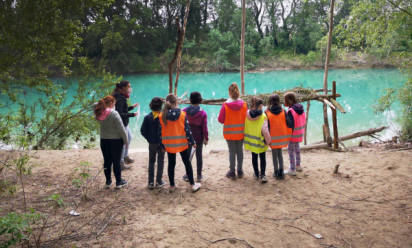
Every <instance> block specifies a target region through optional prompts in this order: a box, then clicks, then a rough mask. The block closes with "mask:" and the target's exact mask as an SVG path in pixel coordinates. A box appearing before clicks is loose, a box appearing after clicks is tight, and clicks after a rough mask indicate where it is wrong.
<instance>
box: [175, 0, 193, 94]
mask: <svg viewBox="0 0 412 248" xmlns="http://www.w3.org/2000/svg"><path fill="white" fill-rule="evenodd" d="M189 10H190V0H187V2H186V9H185V17H184V19H183V27H182V40H181V42H182V43H181V46H180V49H179V51H178V55H177V66H176V80H175V90H174V94H175V96H177V84H178V82H179V74H180V62H181V58H182V50H183V43H184V41H185V34H186V24H187V18H188V16H189Z"/></svg>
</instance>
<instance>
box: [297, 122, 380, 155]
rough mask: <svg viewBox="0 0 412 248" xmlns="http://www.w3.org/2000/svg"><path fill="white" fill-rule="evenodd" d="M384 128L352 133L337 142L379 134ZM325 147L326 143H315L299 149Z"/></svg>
mask: <svg viewBox="0 0 412 248" xmlns="http://www.w3.org/2000/svg"><path fill="white" fill-rule="evenodd" d="M386 128H387V127H379V128H371V129H368V130H365V131H360V132H356V133H353V134H349V135H346V136H342V137H339V141H340V142H342V141H346V140H351V139H355V138H359V137H362V136H369V135H371V134H374V133H378V132H381V131H383V130H384V129H386ZM327 147H328V144H327V143H324V142H322V143H319V142H316V143H314V144H311V145H307V146H302V147H301V148H300V149H301V150H310V149H319V148H327Z"/></svg>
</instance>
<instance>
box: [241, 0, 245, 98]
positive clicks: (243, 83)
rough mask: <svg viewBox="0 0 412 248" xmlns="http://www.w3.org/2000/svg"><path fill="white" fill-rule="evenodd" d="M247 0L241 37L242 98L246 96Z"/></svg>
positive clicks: (243, 11) (243, 13) (243, 9)
mask: <svg viewBox="0 0 412 248" xmlns="http://www.w3.org/2000/svg"><path fill="white" fill-rule="evenodd" d="M245 5H246V0H242V33H241V36H240V81H241V85H242V96H243V95H245V75H244V74H245V26H246V6H245Z"/></svg>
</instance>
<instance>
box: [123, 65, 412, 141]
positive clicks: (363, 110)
mask: <svg viewBox="0 0 412 248" xmlns="http://www.w3.org/2000/svg"><path fill="white" fill-rule="evenodd" d="M124 79H126V80H129V81H130V83H131V85H132V87H133V93H132V96H131V102H132V103H135V102H138V103H140V104H141V116H140V118H138V119H134V120H132V121H131V123H130V127H131V130H132V133H133V135H134V139H133V141H132V147H133V148H144V147H146V144H145V141H144V139H143V137H142V136H141V135H140V126H141V122H142V120H143V116H144V115H146V114H148V113H149V112H150V109H149V107H148V105H149V102H150V100H151V98H152V97H154V96H161V97H165V96H166V95H167V93H168V75H167V74H147V75H128V76H125V77H124ZM405 80H406V77H405V76H404V75H403V74H401V72H400V71H399V70H397V69H362V70H353V69H336V70H331V71H330V72H329V82H332V81H336V83H337V91H338V93H340V94H341V95H342V97H340V98H339V99H338V101H339V102H340V103H341V104H342V106H343V107H344V108H345V109H346V110H347V113H346V114H342V113H340V112H338V123H339V135H340V136H342V135H346V134H350V133H352V132H356V131H360V130H364V129H368V128H371V127H378V126H381V125H388V126H390V129H389V130H388V131H386V132H385V133H383V136H384V138H385V137H390V136H391V135H393V134H394V132H396V130H397V129H398V128H399V127H398V124H397V118H398V116H399V113H398V112H397V111H398V110H399V106H396V105H395V106H394V108H393V110H392V111H389V112H386V113H384V114H375V113H374V111H373V108H372V106H373V105H374V104H375V103H376V102H377V99H378V98H379V96H380V95H381V94H382V92H383V90H384V89H385V88H389V87H392V88H399V87H401V86H402V84H403V83H404V82H405ZM239 81H240V75H239V73H183V74H181V75H180V79H179V87H178V95H182V94H183V93H184V92H186V91H187V92H188V93H190V92H191V91H199V92H201V93H202V95H203V98H204V99H209V98H221V97H227V91H228V90H227V89H228V86H229V84H230V83H231V82H239ZM245 85H246V86H245V87H246V89H245V90H246V94H256V93H268V92H273V91H274V90H285V89H291V88H293V87H296V86H303V87H311V88H314V89H319V88H322V85H323V70H287V71H271V72H262V73H247V74H246V75H245ZM329 87H331V83H329ZM304 106H305V110H306V104H304ZM181 107H184V106H181ZM203 108H204V109H205V110H206V112H207V114H208V126H209V133H210V138H211V141H210V143H211V144H214V145H215V146H217V148H218V147H220V146H223V145H224V140H223V137H222V125H221V124H219V123H218V121H217V116H218V114H219V110H220V106H203ZM329 114H331V113H329ZM330 120H331V119H330ZM322 123H323V112H322V104H321V103H320V102H317V101H313V102H312V103H311V107H310V114H309V121H308V143H311V142H316V141H319V140H321V139H322V130H321V124H322ZM222 148H223V147H222Z"/></svg>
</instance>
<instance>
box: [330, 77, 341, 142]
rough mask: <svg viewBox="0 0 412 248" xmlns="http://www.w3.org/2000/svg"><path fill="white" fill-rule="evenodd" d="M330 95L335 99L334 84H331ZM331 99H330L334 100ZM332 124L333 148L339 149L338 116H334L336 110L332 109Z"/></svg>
mask: <svg viewBox="0 0 412 248" xmlns="http://www.w3.org/2000/svg"><path fill="white" fill-rule="evenodd" d="M332 95H333V97H334V98H336V82H335V81H333V82H332ZM334 98H332V99H334ZM332 123H333V148H334V149H336V150H337V149H339V134H338V116H337V114H336V108H333V109H332Z"/></svg>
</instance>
